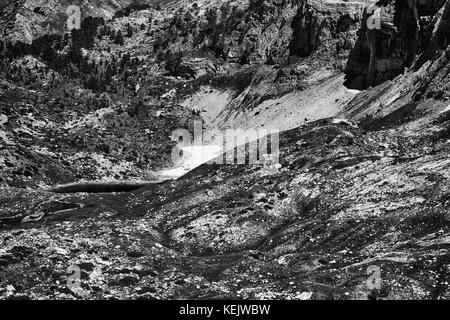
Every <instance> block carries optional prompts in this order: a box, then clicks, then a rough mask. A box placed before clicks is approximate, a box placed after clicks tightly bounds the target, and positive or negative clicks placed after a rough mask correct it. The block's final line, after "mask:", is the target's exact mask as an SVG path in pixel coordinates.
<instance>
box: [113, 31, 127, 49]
mask: <svg viewBox="0 0 450 320" xmlns="http://www.w3.org/2000/svg"><path fill="white" fill-rule="evenodd" d="M114 43H115V44H118V45H119V46H123V45H124V43H125V42H124V39H123V35H122V31H120V30H119V31H117V34H116V38H115V40H114Z"/></svg>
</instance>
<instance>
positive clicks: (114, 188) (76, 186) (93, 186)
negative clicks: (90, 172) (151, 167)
mask: <svg viewBox="0 0 450 320" xmlns="http://www.w3.org/2000/svg"><path fill="white" fill-rule="evenodd" d="M158 183H160V182H158V181H147V182H139V183H136V182H86V183H72V184H67V185H61V186H56V187H52V188H50V189H49V190H48V191H49V192H53V193H121V192H131V191H135V190H138V189H140V188H143V187H146V186H148V185H151V184H158Z"/></svg>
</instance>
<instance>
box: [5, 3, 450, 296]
mask: <svg viewBox="0 0 450 320" xmlns="http://www.w3.org/2000/svg"><path fill="white" fill-rule="evenodd" d="M105 3H106V2H105ZM196 3H197V5H195V1H174V2H170V3H168V4H162V5H161V8H157V9H158V10H156V9H152V8H150V9H148V8H146V9H143V10H140V9H138V10H131V11H130V12H129V13H127V12H125V14H124V13H123V12H122V13H121V14H115V15H113V18H111V19H109V18H108V17H106V16H105V19H104V21H88V22H89V23H86V24H85V26H86V27H87V28H86V29H84V30H93V29H94V27H92V24H93V25H95V30H97V31H96V32H94V33H91V32H90V31H81V35H80V34H78V33H77V32H75V33H72V35H71V36H70V37H68V38H67V39H64V37H62V38H61V39H59V38H57V37H56V38H54V39H55V40H53V39H48V38H45V42H42V41H43V40H42V38H37V39H35V40H34V41H33V40H32V42H31V44H30V45H29V46H27V45H24V44H20V45H14V46H12V45H6V48H9V49H6V50H3V52H4V57H5V58H4V60H3V61H7V62H8V63H3V64H2V66H3V67H2V68H3V69H2V70H3V73H2V87H0V90H1V95H0V103H1V104H0V107H1V109H0V110H1V111H0V114H2V115H3V116H2V117H1V118H0V123H2V126H3V127H2V129H1V131H0V139H2V140H3V142H4V143H5V147H3V149H2V151H1V152H2V155H6V156H3V159H6V160H8V159H10V158H13V159H15V162H14V161H12V160H8V163H9V165H8V163H7V162H5V160H3V162H4V165H3V168H2V171H1V174H2V175H3V177H4V178H3V179H4V180H5V181H6V182H7V185H4V186H3V187H1V189H0V228H1V230H0V243H1V244H2V246H1V247H0V275H1V276H0V295H2V297H3V298H10V299H14V298H16V299H17V298H18V299H21V298H23V299H26V298H52V299H83V298H94V299H105V298H122V299H124V298H128V299H154V298H157V299H161V298H169V299H174V298H178V299H180V298H183V299H184V298H195V299H208V298H228V299H229V298H233V299H234V298H238V299H449V297H450V290H449V285H448V282H449V274H450V256H449V229H450V216H449V201H450V198H449V192H450V190H449V187H448V186H449V179H450V176H449V172H450V171H449V169H450V168H449V166H450V161H448V154H449V144H448V141H449V135H448V132H449V128H450V118H449V115H450V108H449V103H450V101H449V97H450V87H449V86H448V83H449V81H448V80H449V79H448V78H449V72H448V70H449V68H450V55H449V50H450V47H449V43H448V36H449V33H448V32H449V30H450V29H449V27H448V26H449V21H450V15H449V13H450V1H448V0H447V1H433V2H430V4H422V3H423V2H421V1H408V2H407V3H408V5H405V2H404V1H400V0H397V1H380V2H379V3H378V4H379V5H380V6H382V7H383V8H384V9H383V14H382V15H381V17H382V21H381V25H382V28H381V29H380V30H368V29H367V27H366V24H365V20H364V19H365V18H367V14H366V13H364V12H361V10H360V7H359V5H358V3H350V2H345V1H333V2H332V1H303V0H298V1H283V0H265V1H225V0H224V1H219V0H216V1H213V0H208V1H206V0H204V1H196ZM427 3H428V2H427ZM431 3H432V4H431ZM361 4H363V3H362V2H361ZM142 25H144V26H142ZM119 29H120V30H121V33H122V32H123V34H122V36H118V35H117V33H118V32H116V31H117V30H119ZM113 31H114V32H113ZM93 34H94V36H92V35H93ZM356 37H357V41H356V42H353V41H352V40H353V39H356ZM80 39H81V40H80ZM17 40H20V39H17ZM33 42H34V43H40V44H42V43H47V44H49V43H50V45H49V46H46V48H50V47H51V48H52V49H48V50H47V52H46V54H43V53H42V52H39V51H36V50H35V49H34V46H33ZM78 52H81V56H80V55H79V54H77V53H78ZM71 53H74V54H71ZM128 54H129V55H128ZM47 55H48V56H50V57H51V58H52V59H49V58H47V57H46V56H47ZM29 60H30V61H32V65H33V64H36V63H37V62H36V61H35V60H37V61H38V63H42V64H43V66H42V71H36V68H28V69H30V71H27V63H26V62H24V61H29ZM52 61H61V63H58V64H52V63H51V62H52ZM94 62H95V64H94ZM12 66H15V67H12ZM74 67H75V68H74ZM37 70H39V68H37ZM26 73H27V74H31V75H34V76H35V77H37V78H36V79H35V80H33V79H34V78H33V76H29V77H23V76H20V75H22V74H26ZM53 74H54V75H53ZM92 74H95V75H96V76H95V77H92V76H91V75H92ZM344 77H346V80H347V85H348V86H350V87H351V88H354V89H355V88H356V89H365V90H364V91H362V92H360V93H358V94H356V92H355V91H349V90H348V89H347V88H346V87H345V86H344ZM26 79H29V80H26ZM42 79H48V84H46V85H44V84H45V82H44V83H43V81H42ZM120 84H123V85H122V86H120ZM59 88H62V89H59ZM58 90H61V91H62V92H61V93H60V96H58V94H57V92H58ZM355 95H356V96H355ZM53 98H55V99H56V98H58V100H57V101H58V102H57V103H56V102H54V101H53V102H52V101H49V100H50V99H53ZM11 101H13V103H11ZM56 106H60V107H58V108H56ZM89 106H90V107H89ZM55 110H56V111H55ZM197 110H198V111H200V112H197ZM192 111H194V112H192ZM195 119H197V120H198V119H203V122H204V126H205V127H206V128H228V127H241V128H255V127H263V126H273V127H275V128H280V129H281V130H282V131H283V132H282V134H281V137H280V149H281V150H280V164H281V167H277V168H276V169H277V170H270V171H267V167H266V164H265V163H263V162H262V161H260V162H259V163H258V164H253V165H209V164H204V165H202V166H200V167H198V168H196V169H194V170H193V171H191V172H189V173H188V174H187V175H185V176H183V177H181V178H179V179H177V180H172V181H163V182H159V183H154V184H150V185H148V186H145V187H143V188H141V189H139V190H135V191H133V192H128V193H100V194H91V193H76V194H56V193H51V192H49V191H47V190H46V189H45V187H46V186H41V187H39V185H40V184H41V182H44V183H45V184H47V185H51V184H53V183H58V182H73V181H77V180H78V179H89V180H94V179H102V178H105V177H110V176H111V174H112V173H113V172H116V171H114V170H112V169H111V168H110V167H105V168H103V169H102V170H99V168H102V167H101V166H100V167H99V166H98V165H92V162H91V160H88V161H86V162H83V161H80V160H79V158H69V159H70V160H69V161H68V163H64V162H63V160H67V158H68V156H71V157H74V155H75V154H77V153H79V152H80V151H79V150H82V152H84V154H85V156H86V157H89V158H90V159H95V157H99V156H102V157H104V158H107V159H109V161H111V162H119V163H123V162H120V161H128V165H129V167H128V170H122V171H123V172H122V173H120V174H118V175H117V177H114V178H116V179H127V178H132V177H135V176H138V175H140V174H144V173H145V172H147V173H148V172H152V171H155V170H156V168H161V167H163V166H167V165H168V158H169V153H170V150H171V147H172V146H173V143H170V142H169V141H170V132H171V130H172V128H174V127H176V126H179V127H181V128H188V129H189V130H191V129H192V121H193V120H195ZM31 129H33V131H30V130H31ZM145 130H150V131H152V133H150V132H148V133H147V134H149V135H150V136H152V140H151V142H150V143H149V144H148V145H147V144H146V143H145V142H144V140H141V139H143V137H142V136H141V135H142V134H143V132H146V131H145ZM67 135H69V137H71V140H67V138H65V137H66V136H67ZM36 137H41V138H39V139H38V138H36ZM125 137H128V139H125ZM76 138H78V139H82V140H85V141H84V142H83V143H82V142H81V141H79V140H76ZM52 139H53V140H52ZM74 139H75V140H74ZM124 139H125V141H129V143H130V145H129V146H127V147H128V148H126V147H125V146H122V145H120V144H121V143H122V142H123V141H124ZM72 140H74V141H73V142H71V143H69V142H68V141H72ZM30 146H32V147H30ZM93 146H95V148H93ZM100 146H104V147H100ZM106 147H107V148H108V150H109V151H108V152H107V151H105V150H104V148H106ZM146 148H150V149H151V150H148V149H146ZM240 148H241V149H240V152H246V149H245V146H241V147H240ZM43 150H45V152H44V151H43ZM125 150H126V152H124V151H125ZM133 151H134V153H132V152H133ZM247 151H248V150H247ZM50 152H51V154H50ZM238 152H239V150H238ZM11 154H13V155H11ZM37 155H39V157H38V156H37ZM127 155H130V156H129V157H127V158H126V159H124V158H125V156H127ZM149 155H159V156H163V155H165V156H166V157H167V161H163V160H161V159H160V158H159V157H154V158H153V159H151V160H149V159H145V160H144V161H143V162H144V163H145V162H147V163H145V166H144V167H145V168H143V167H140V165H139V161H138V159H139V158H141V157H144V156H146V157H149ZM8 157H10V158H8ZM49 159H52V160H51V161H50V160H49ZM74 159H75V160H74ZM77 161H79V162H77ZM24 163H25V164H24ZM37 164H39V165H37ZM26 165H28V166H29V167H30V168H31V169H30V170H28V171H29V172H28V171H27V174H25V173H26V172H25V171H20V170H23V168H27V166H26ZM32 166H35V167H36V168H38V169H34V170H33V169H32V168H33V167H32ZM89 166H92V168H93V169H92V170H93V172H90V171H89V170H88V168H89ZM121 166H122V164H121ZM149 167H151V168H150V169H149ZM42 168H46V169H47V171H45V170H43V169H42ZM71 170H72V171H75V172H71ZM119 171H120V170H119ZM77 174H78V176H77ZM23 176H25V177H28V178H27V179H24V178H22V177H23ZM25 180H26V181H27V183H23V182H22V181H25ZM22 186H28V187H33V189H23V188H18V187H22ZM374 266H375V267H376V268H379V270H380V272H381V274H380V276H381V287H380V288H374V287H373V286H371V285H370V284H368V280H370V273H369V274H368V270H369V271H370V270H371V268H373V267H374ZM74 267H75V268H79V269H80V270H81V287H78V288H75V289H74V288H71V287H68V286H67V285H66V282H67V278H68V276H69V275H71V274H72V271H73V270H74Z"/></svg>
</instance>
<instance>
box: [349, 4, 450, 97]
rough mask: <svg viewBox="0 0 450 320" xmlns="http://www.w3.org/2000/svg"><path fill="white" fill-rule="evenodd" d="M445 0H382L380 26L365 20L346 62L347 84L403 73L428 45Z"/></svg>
mask: <svg viewBox="0 0 450 320" xmlns="http://www.w3.org/2000/svg"><path fill="white" fill-rule="evenodd" d="M444 2H445V1H442V0H439V1H403V2H402V1H395V2H394V1H384V2H383V1H380V2H379V6H380V8H381V11H382V14H381V29H376V28H375V29H369V28H368V27H367V25H365V24H363V26H362V28H361V30H360V31H359V32H358V39H357V41H356V44H355V47H354V48H353V50H352V52H351V54H350V59H349V61H348V64H347V69H346V74H347V77H346V85H347V86H348V87H350V88H354V89H366V88H368V87H370V86H375V85H378V84H380V83H382V82H384V81H386V80H391V79H393V78H395V77H396V76H397V75H399V74H401V73H403V71H404V70H405V68H408V67H410V66H411V64H412V62H413V59H414V58H415V56H416V55H418V54H419V53H421V52H422V51H423V50H425V49H427V48H428V46H429V44H430V41H431V37H432V33H433V28H434V26H435V22H436V21H435V16H436V14H437V13H438V11H439V10H440V9H441V8H442V6H443V4H444ZM367 16H368V15H367V13H366V17H367Z"/></svg>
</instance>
